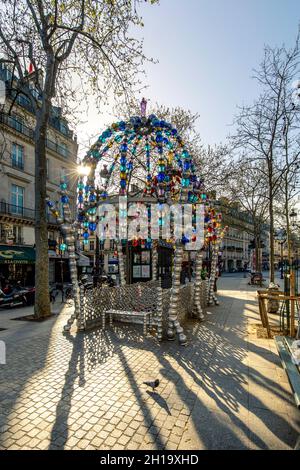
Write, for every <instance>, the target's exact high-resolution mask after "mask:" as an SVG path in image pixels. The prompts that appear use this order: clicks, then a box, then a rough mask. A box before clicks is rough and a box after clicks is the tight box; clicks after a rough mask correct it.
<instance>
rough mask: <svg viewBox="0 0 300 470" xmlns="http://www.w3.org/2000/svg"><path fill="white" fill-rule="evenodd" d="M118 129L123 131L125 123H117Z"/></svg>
mask: <svg viewBox="0 0 300 470" xmlns="http://www.w3.org/2000/svg"><path fill="white" fill-rule="evenodd" d="M119 129H120V131H125V129H126V123H125V122H124V121H120V122H119Z"/></svg>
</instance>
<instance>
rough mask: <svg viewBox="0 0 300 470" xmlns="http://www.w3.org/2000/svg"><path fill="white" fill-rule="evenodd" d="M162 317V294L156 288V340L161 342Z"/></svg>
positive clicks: (158, 288) (160, 289)
mask: <svg viewBox="0 0 300 470" xmlns="http://www.w3.org/2000/svg"><path fill="white" fill-rule="evenodd" d="M162 315H163V294H162V288H161V287H160V286H159V287H157V339H158V341H162V338H163V331H162Z"/></svg>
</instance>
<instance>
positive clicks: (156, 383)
mask: <svg viewBox="0 0 300 470" xmlns="http://www.w3.org/2000/svg"><path fill="white" fill-rule="evenodd" d="M144 384H145V385H148V387H152V390H153V392H154V389H155V388H157V387H158V386H159V379H156V380H154V381H153V382H151V381H150V382H144Z"/></svg>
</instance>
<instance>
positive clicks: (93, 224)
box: [89, 222, 97, 232]
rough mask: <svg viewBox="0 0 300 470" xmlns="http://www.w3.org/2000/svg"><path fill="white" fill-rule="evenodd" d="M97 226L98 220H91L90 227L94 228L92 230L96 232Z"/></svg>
mask: <svg viewBox="0 0 300 470" xmlns="http://www.w3.org/2000/svg"><path fill="white" fill-rule="evenodd" d="M96 228H97V224H96V222H90V223H89V229H90V230H92V232H94V231H95V230H96Z"/></svg>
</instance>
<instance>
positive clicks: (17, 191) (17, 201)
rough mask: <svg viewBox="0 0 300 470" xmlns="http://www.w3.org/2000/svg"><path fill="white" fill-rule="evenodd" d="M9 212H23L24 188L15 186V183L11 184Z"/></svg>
mask: <svg viewBox="0 0 300 470" xmlns="http://www.w3.org/2000/svg"><path fill="white" fill-rule="evenodd" d="M10 201H11V206H12V207H11V212H12V213H13V214H21V215H22V214H23V207H24V188H22V186H17V185H16V184H12V185H11V197H10Z"/></svg>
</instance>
